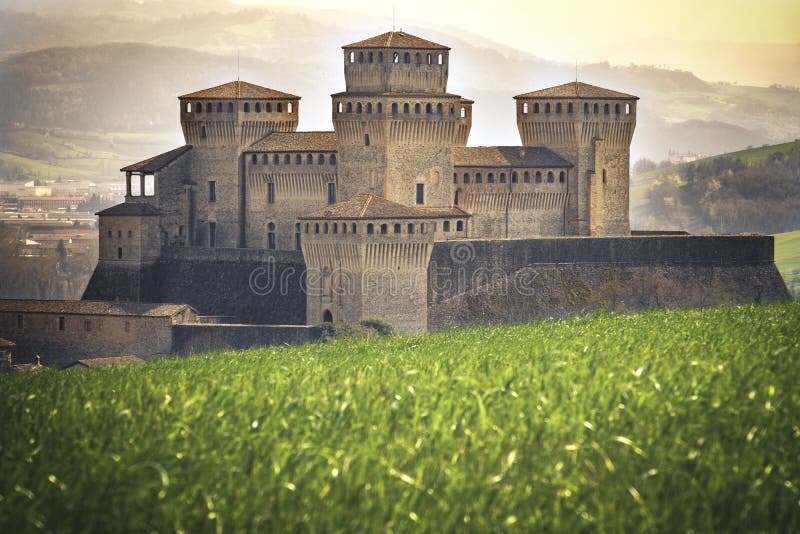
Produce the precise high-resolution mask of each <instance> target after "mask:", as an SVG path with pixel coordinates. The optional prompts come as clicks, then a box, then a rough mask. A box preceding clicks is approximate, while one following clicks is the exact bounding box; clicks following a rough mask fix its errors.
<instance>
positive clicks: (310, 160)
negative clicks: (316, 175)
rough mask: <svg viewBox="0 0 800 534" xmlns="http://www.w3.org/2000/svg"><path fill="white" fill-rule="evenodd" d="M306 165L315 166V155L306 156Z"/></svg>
mask: <svg viewBox="0 0 800 534" xmlns="http://www.w3.org/2000/svg"><path fill="white" fill-rule="evenodd" d="M306 164H307V165H313V164H314V155H313V154H306Z"/></svg>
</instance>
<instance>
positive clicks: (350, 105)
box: [345, 102, 353, 113]
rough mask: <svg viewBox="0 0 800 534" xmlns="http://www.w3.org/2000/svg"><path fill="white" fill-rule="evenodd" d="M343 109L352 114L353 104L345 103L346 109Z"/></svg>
mask: <svg viewBox="0 0 800 534" xmlns="http://www.w3.org/2000/svg"><path fill="white" fill-rule="evenodd" d="M345 109H346V110H347V113H352V112H353V104H352V102H348V103H347V107H346V108H345Z"/></svg>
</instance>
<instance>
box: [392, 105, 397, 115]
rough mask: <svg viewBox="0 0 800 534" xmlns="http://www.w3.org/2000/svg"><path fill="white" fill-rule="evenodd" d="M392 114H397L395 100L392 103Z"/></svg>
mask: <svg viewBox="0 0 800 534" xmlns="http://www.w3.org/2000/svg"><path fill="white" fill-rule="evenodd" d="M392 115H397V102H393V103H392Z"/></svg>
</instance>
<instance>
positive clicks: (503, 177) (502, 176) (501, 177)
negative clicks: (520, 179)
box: [500, 172, 506, 184]
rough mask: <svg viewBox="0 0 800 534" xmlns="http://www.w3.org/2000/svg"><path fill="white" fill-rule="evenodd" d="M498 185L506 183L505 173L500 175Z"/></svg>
mask: <svg viewBox="0 0 800 534" xmlns="http://www.w3.org/2000/svg"><path fill="white" fill-rule="evenodd" d="M500 183H501V184H504V183H506V173H504V172H501V173H500Z"/></svg>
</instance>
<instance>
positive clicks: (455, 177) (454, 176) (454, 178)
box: [453, 172, 458, 184]
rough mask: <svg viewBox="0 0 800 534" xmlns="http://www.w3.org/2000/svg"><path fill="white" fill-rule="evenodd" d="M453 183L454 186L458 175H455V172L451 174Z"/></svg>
mask: <svg viewBox="0 0 800 534" xmlns="http://www.w3.org/2000/svg"><path fill="white" fill-rule="evenodd" d="M453 183H454V184H457V183H458V173H456V172H454V173H453Z"/></svg>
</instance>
